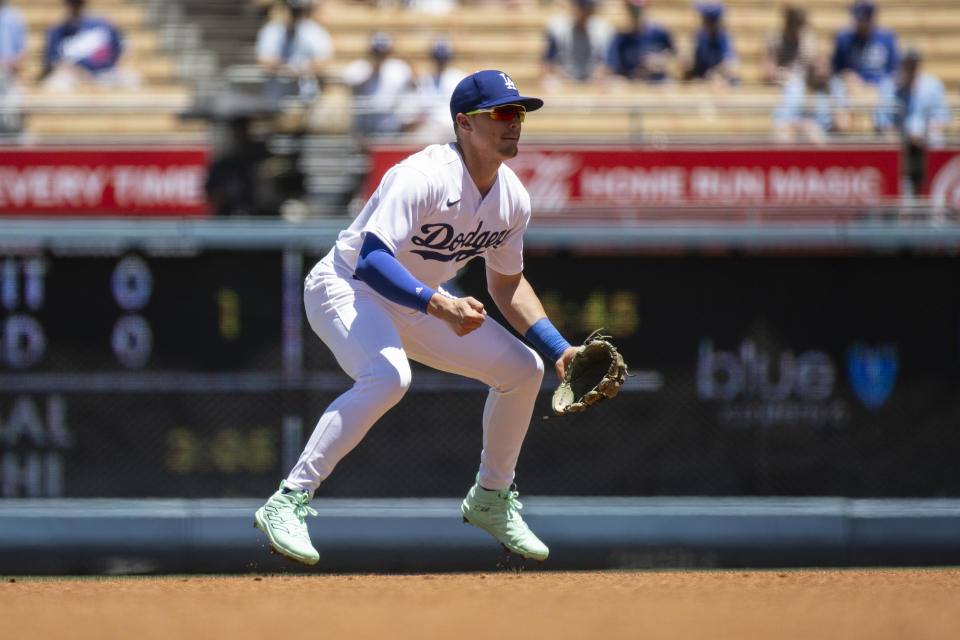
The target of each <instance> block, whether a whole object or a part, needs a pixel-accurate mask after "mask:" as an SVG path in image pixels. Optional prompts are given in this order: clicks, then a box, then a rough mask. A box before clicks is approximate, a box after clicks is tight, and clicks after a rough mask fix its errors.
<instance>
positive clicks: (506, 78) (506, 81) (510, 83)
mask: <svg viewBox="0 0 960 640" xmlns="http://www.w3.org/2000/svg"><path fill="white" fill-rule="evenodd" d="M500 77H501V78H503V84H504V85H506V87H507V89H512V90H513V91H516V90H517V85H515V84H513V80H511V79H510V76H508V75H507V74H505V73H503V72H502V71H501V72H500Z"/></svg>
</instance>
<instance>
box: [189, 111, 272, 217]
mask: <svg viewBox="0 0 960 640" xmlns="http://www.w3.org/2000/svg"><path fill="white" fill-rule="evenodd" d="M225 124H226V125H227V127H226V131H225V132H224V133H225V135H224V136H223V137H222V140H221V142H220V144H219V145H218V147H219V148H218V149H217V154H216V158H215V159H214V160H213V162H211V163H210V167H209V168H208V173H207V180H206V184H205V185H204V188H205V191H206V194H207V200H208V201H209V203H210V205H211V208H212V212H213V213H214V214H215V215H218V216H252V215H267V214H274V215H275V214H276V213H277V209H278V207H277V206H273V207H272V208H271V206H270V205H271V204H275V203H274V200H275V198H274V197H273V194H272V185H271V183H270V180H269V179H268V178H267V172H266V171H265V170H264V166H265V164H266V162H267V160H268V159H269V158H270V152H269V151H268V149H267V145H266V144H265V143H264V142H263V141H262V140H257V139H255V138H254V137H253V136H252V135H251V132H250V119H249V118H247V117H243V116H239V117H236V118H232V119H230V120H229V121H228V122H226V123H225Z"/></svg>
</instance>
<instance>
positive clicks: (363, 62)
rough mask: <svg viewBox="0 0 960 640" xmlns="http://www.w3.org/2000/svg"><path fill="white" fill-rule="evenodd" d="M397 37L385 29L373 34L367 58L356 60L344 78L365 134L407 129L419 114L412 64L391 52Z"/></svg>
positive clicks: (359, 129) (360, 129)
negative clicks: (413, 109) (393, 55)
mask: <svg viewBox="0 0 960 640" xmlns="http://www.w3.org/2000/svg"><path fill="white" fill-rule="evenodd" d="M392 51H393V38H391V37H390V34H388V33H386V32H384V31H378V32H376V33H374V34H373V35H372V36H371V37H370V49H369V54H368V56H367V57H366V58H361V59H359V60H354V61H353V62H351V63H350V64H348V65H347V67H346V68H345V69H344V70H343V82H344V84H346V85H347V86H348V87H350V89H351V91H352V92H353V105H354V130H355V132H356V133H358V134H360V135H362V136H370V135H389V134H396V133H400V132H402V131H405V130H406V129H408V128H409V127H410V126H411V123H412V122H413V121H414V119H415V117H416V114H415V113H414V112H411V109H410V106H412V105H413V103H414V101H412V100H409V98H410V97H411V94H412V93H413V91H414V82H413V71H412V70H411V69H410V65H408V64H407V63H406V62H404V61H403V60H401V59H399V58H394V57H392V56H391V55H390V54H391V53H392Z"/></svg>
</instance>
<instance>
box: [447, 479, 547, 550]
mask: <svg viewBox="0 0 960 640" xmlns="http://www.w3.org/2000/svg"><path fill="white" fill-rule="evenodd" d="M518 495H519V494H518V493H517V492H516V491H512V490H511V489H504V490H502V491H488V490H487V489H484V488H483V487H481V486H480V484H479V483H476V484H474V485H473V487H471V489H470V492H469V493H467V497H466V498H464V500H463V504H462V505H460V512H461V513H462V514H463V521H464V522H468V523H470V524H472V525H473V526H475V527H479V528H480V529H483V530H484V531H486V532H487V533H489V534H490V535H492V536H493V537H494V538H496V539H497V540H499V541H500V544H502V545H503V546H504V548H505V549H506V550H507V551H512V552H514V553H516V554H517V555H519V556H522V557H523V558H524V559H527V558H533V559H534V560H536V561H537V562H543V561H544V560H546V559H547V555H549V553H550V550H549V549H548V548H547V545H545V544H543V543H542V542H540V539H539V538H537V536H535V535H534V534H533V532H532V531H530V527H528V526H527V523H526V522H524V521H523V518H521V517H520V509H522V508H523V505H522V504H520V501H519V500H517V496H518Z"/></svg>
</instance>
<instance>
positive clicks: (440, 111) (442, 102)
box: [415, 38, 467, 142]
mask: <svg viewBox="0 0 960 640" xmlns="http://www.w3.org/2000/svg"><path fill="white" fill-rule="evenodd" d="M453 55H454V50H453V45H452V44H451V42H450V41H449V40H447V39H446V38H439V39H437V40H435V41H434V42H433V44H432V46H431V47H430V60H431V65H432V66H431V68H430V69H429V70H428V71H425V72H423V73H421V74H420V76H419V77H418V78H417V98H418V101H419V103H420V121H419V122H418V123H417V124H416V129H415V130H416V133H417V135H418V136H419V137H421V138H422V139H423V140H424V141H425V142H446V141H448V140H450V139H451V138H452V136H453V128H452V127H451V126H450V96H451V95H453V90H454V89H455V88H456V87H457V85H458V84H459V83H460V81H461V80H462V79H463V78H464V77H466V75H467V74H466V73H464V72H463V71H461V70H460V69H457V68H456V67H454V66H452V64H451V61H452V59H453Z"/></svg>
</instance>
